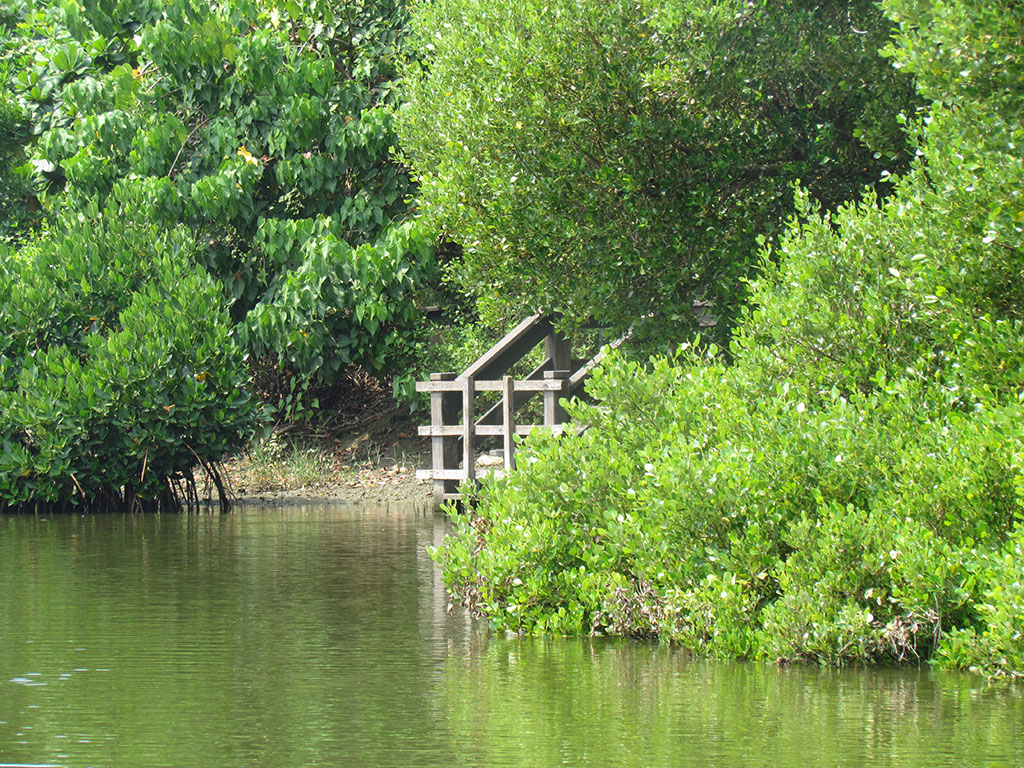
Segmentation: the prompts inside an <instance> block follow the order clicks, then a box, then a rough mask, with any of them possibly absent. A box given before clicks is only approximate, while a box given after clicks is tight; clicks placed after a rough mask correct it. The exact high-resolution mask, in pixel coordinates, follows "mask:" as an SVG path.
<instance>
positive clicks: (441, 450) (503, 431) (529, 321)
mask: <svg viewBox="0 0 1024 768" xmlns="http://www.w3.org/2000/svg"><path fill="white" fill-rule="evenodd" d="M541 342H543V343H544V361H543V362H542V363H541V364H540V365H538V366H537V367H536V368H534V369H533V371H531V372H530V373H529V374H527V375H526V376H525V377H524V378H521V379H516V378H513V377H512V376H510V375H507V372H508V371H510V370H511V369H512V367H513V366H514V365H515V364H516V363H518V362H519V361H520V360H522V359H523V357H524V356H526V355H527V354H528V353H529V352H530V351H532V350H533V348H534V347H536V346H537V345H538V344H540V343H541ZM599 360H600V355H599V356H598V357H595V358H594V359H592V360H590V361H588V362H587V363H586V364H583V365H578V364H577V365H574V362H573V359H572V350H571V348H570V345H569V342H568V340H567V339H566V338H565V337H564V336H563V335H562V334H561V333H559V332H558V331H556V330H555V326H554V318H552V317H550V316H542V315H533V316H532V317H528V318H526V319H525V320H523V322H521V323H520V324H519V325H518V326H516V327H515V328H514V329H513V330H512V331H511V332H510V333H509V334H508V335H507V336H505V338H503V339H502V340H501V341H499V342H498V343H497V344H495V345H494V346H493V347H491V349H489V350H488V351H487V352H486V353H485V354H484V355H483V356H481V357H480V359H479V360H477V361H476V362H475V363H473V364H472V365H471V366H469V368H467V369H466V370H465V371H463V372H462V373H461V374H458V375H456V374H454V373H434V374H431V376H430V381H421V382H418V383H417V384H416V389H417V391H419V392H429V393H430V426H429V427H420V428H419V433H420V434H421V435H427V436H429V437H430V439H431V464H432V467H431V469H424V470H420V471H418V472H417V473H416V476H417V477H419V478H421V479H432V480H433V481H434V502H435V504H437V505H440V504H441V503H443V502H444V501H448V500H454V499H458V498H459V492H458V487H459V484H460V483H461V482H463V481H467V480H468V481H470V482H472V481H474V480H476V478H477V467H476V464H477V446H478V438H488V437H492V438H493V437H501V438H502V455H503V462H502V463H503V465H504V467H503V470H504V471H509V470H512V469H515V462H516V460H515V450H516V444H515V440H514V437H515V436H516V435H527V434H529V433H530V432H531V431H532V430H534V429H537V428H544V429H550V430H553V431H555V432H557V433H560V432H561V431H562V429H563V428H564V425H565V422H566V414H565V411H564V409H563V408H562V407H561V406H560V405H559V400H560V399H561V398H563V397H569V396H571V395H573V394H575V393H577V392H578V391H579V390H580V387H581V386H582V384H583V381H584V380H585V379H586V377H587V376H588V375H589V373H590V371H591V369H592V368H593V367H594V366H595V365H596V364H597V363H598V362H599ZM478 392H500V393H501V399H500V400H499V401H498V402H497V403H495V404H494V405H492V406H491V407H490V408H489V409H488V410H487V411H485V412H484V413H483V414H482V415H480V416H477V414H476V395H477V393H478ZM538 393H540V394H541V396H542V398H543V400H544V421H543V424H541V425H537V424H517V423H516V413H517V412H518V411H519V410H520V409H521V408H522V407H523V406H524V405H526V403H527V402H529V401H530V400H531V399H532V398H533V397H534V396H536V395H537V394H538ZM498 471H500V470H498Z"/></svg>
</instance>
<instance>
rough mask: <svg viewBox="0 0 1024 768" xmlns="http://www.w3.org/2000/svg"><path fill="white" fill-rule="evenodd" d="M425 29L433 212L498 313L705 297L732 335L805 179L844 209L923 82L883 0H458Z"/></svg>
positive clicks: (894, 150)
mask: <svg viewBox="0 0 1024 768" xmlns="http://www.w3.org/2000/svg"><path fill="white" fill-rule="evenodd" d="M411 26H412V29H413V35H414V46H415V47H416V49H417V51H418V52H419V54H420V56H421V57H420V58H417V59H415V60H413V61H412V62H411V63H410V64H408V65H407V67H406V68H405V70H404V74H405V78H404V81H403V85H402V90H403V99H404V103H403V105H402V107H401V109H400V110H399V112H398V117H397V127H398V132H399V134H400V137H401V144H402V147H403V150H404V152H405V156H406V157H407V158H408V159H409V160H410V162H411V163H412V165H413V166H414V167H415V169H416V173H417V177H418V179H419V181H420V184H421V190H420V198H419V200H420V202H419V211H420V212H421V214H422V215H423V216H424V218H425V219H426V220H428V221H429V222H430V223H431V224H432V225H433V226H435V227H437V228H439V229H441V230H443V231H444V232H445V233H446V234H447V235H448V236H449V237H451V238H453V239H455V240H456V241H458V242H459V243H460V244H461V245H462V246H463V248H464V257H463V258H462V259H461V260H459V261H457V262H456V263H455V265H454V266H453V268H452V275H453V277H454V278H455V279H456V280H457V281H458V283H459V285H460V286H461V287H462V289H463V290H464V291H466V292H467V293H469V294H470V295H472V296H474V297H476V298H477V299H478V301H479V304H480V307H481V308H482V309H483V310H484V317H485V318H488V319H490V320H492V321H503V320H504V319H506V318H508V317H510V316H514V315H518V314H521V312H522V307H523V306H524V305H525V306H527V307H537V308H542V309H546V310H558V311H561V312H563V313H564V314H565V315H566V316H567V317H568V318H569V319H570V320H574V321H577V322H579V321H582V320H585V319H587V318H588V317H591V316H592V317H593V318H595V319H596V320H597V321H598V322H600V323H601V324H603V325H608V326H612V327H617V328H620V329H621V328H626V327H630V326H635V327H636V331H637V333H638V335H641V336H642V335H643V334H644V332H647V333H648V335H650V336H653V337H654V338H664V337H668V338H676V339H678V338H682V337H684V336H685V335H686V334H687V332H688V331H692V329H693V328H694V326H695V325H696V319H695V316H694V312H693V305H694V302H695V301H698V300H703V301H710V302H711V304H712V307H713V310H712V311H713V314H715V315H716V316H718V318H719V319H720V320H721V322H720V326H719V331H721V332H724V331H726V330H727V329H728V328H729V327H730V324H731V319H732V318H733V316H734V314H735V311H736V309H737V307H738V306H739V304H740V302H741V299H742V295H743V285H742V280H743V278H744V277H746V276H748V275H749V274H750V272H751V267H752V265H753V262H754V259H753V258H752V256H751V254H753V253H754V252H755V250H756V246H755V237H756V236H757V235H759V234H761V235H769V236H772V235H774V234H775V233H777V232H778V231H780V227H781V225H782V221H783V219H784V218H785V216H786V215H787V214H788V213H789V212H790V211H791V210H792V193H791V185H792V182H793V181H794V180H795V179H798V178H799V179H802V180H803V181H804V183H805V185H807V187H808V188H809V189H810V191H811V192H812V194H813V195H815V196H816V197H818V198H819V199H821V200H822V201H823V202H824V204H825V205H826V206H829V207H831V206H834V205H836V204H838V203H839V202H841V201H842V200H844V199H847V198H848V197H850V196H852V195H854V194H856V193H858V192H859V190H860V189H861V188H862V187H863V185H865V184H875V183H876V182H878V181H879V175H880V173H881V171H882V170H885V169H888V170H890V171H895V170H897V169H899V168H901V167H903V163H904V162H905V161H906V156H907V152H906V149H905V140H904V137H903V135H902V134H901V133H900V131H899V129H898V126H897V124H896V122H895V115H896V113H897V112H898V111H899V110H900V109H901V108H902V109H907V108H909V105H910V104H911V101H912V91H911V88H910V85H909V79H908V78H906V77H903V76H901V75H900V74H899V73H897V72H896V71H895V70H893V68H892V67H890V66H889V63H888V62H887V61H885V60H883V59H882V58H880V57H879V56H878V50H879V49H880V48H881V47H882V46H883V45H884V43H885V41H886V40H887V38H888V35H889V34H890V31H891V26H892V25H891V22H890V21H888V20H887V19H885V18H884V17H883V16H882V14H881V12H880V11H879V10H878V9H877V8H876V7H875V4H874V3H872V2H867V1H864V2H861V1H860V0H858V1H857V2H853V3H823V4H814V5H809V4H807V3H803V2H781V3H780V2H745V1H744V2H738V0H718V2H714V3H704V2H692V1H691V0H673V1H672V2H670V3H668V4H664V3H645V2H637V0H612V1H611V2H595V1H594V0H555V1H554V2H548V1H547V0H544V1H543V2H542V1H541V0H501V1H500V2H492V1H491V0H487V1H486V2H485V1H484V0H450V1H449V2H443V3H435V2H419V3H416V4H415V5H414V6H413V9H412V19H411ZM866 142H867V143H870V144H871V145H872V146H873V149H869V148H868V146H867V143H866Z"/></svg>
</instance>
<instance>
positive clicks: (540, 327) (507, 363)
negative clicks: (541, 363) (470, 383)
mask: <svg viewBox="0 0 1024 768" xmlns="http://www.w3.org/2000/svg"><path fill="white" fill-rule="evenodd" d="M553 330H554V328H553V326H552V324H551V319H550V318H549V317H546V316H543V315H531V316H530V317H528V318H526V319H525V320H523V321H522V322H521V323H520V324H519V325H517V326H516V327H515V328H513V329H512V330H511V331H509V332H508V333H507V334H506V335H505V338H503V339H502V340H501V341H499V342H498V343H497V344H495V345H494V346H493V347H491V348H490V349H489V350H487V351H486V352H484V354H483V355H481V356H480V358H479V359H478V360H477V361H476V362H475V363H473V364H472V365H471V366H469V367H468V368H467V369H466V370H465V371H463V372H462V373H461V374H460V375H459V378H460V379H464V378H466V377H469V376H472V377H474V378H477V379H493V378H495V377H497V376H504V375H505V373H506V372H507V371H508V369H509V368H511V367H512V366H513V365H515V364H516V363H518V362H519V360H520V359H521V358H522V357H523V356H524V355H525V354H526V353H527V352H529V351H530V350H531V349H533V348H534V347H535V346H537V345H538V344H540V342H541V341H543V340H544V338H545V337H546V336H547V335H548V334H550V333H551V332H552V331H553Z"/></svg>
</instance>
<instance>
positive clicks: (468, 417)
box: [462, 376, 476, 482]
mask: <svg viewBox="0 0 1024 768" xmlns="http://www.w3.org/2000/svg"><path fill="white" fill-rule="evenodd" d="M475 398H476V378H475V377H473V376H467V377H466V378H465V379H463V386H462V420H463V431H462V469H463V471H464V472H465V473H466V479H467V480H468V481H470V482H473V481H474V480H476V446H475V445H474V442H475V438H476V413H475V412H474V409H473V400H474V399H475Z"/></svg>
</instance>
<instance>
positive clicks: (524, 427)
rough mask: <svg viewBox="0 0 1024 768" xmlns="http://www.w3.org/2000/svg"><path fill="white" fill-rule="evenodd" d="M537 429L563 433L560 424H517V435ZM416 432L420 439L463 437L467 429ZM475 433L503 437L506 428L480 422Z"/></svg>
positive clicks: (422, 428)
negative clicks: (551, 425)
mask: <svg viewBox="0 0 1024 768" xmlns="http://www.w3.org/2000/svg"><path fill="white" fill-rule="evenodd" d="M535 429H553V430H554V432H555V434H557V435H560V434H562V432H563V429H562V425H560V424H556V425H555V426H553V427H549V426H545V425H544V424H516V434H517V435H528V434H530V433H531V432H532V431H533V430H535ZM416 431H417V433H418V434H419V435H420V437H462V436H463V435H464V434H465V433H466V428H465V426H463V425H462V424H456V425H446V426H442V427H417V430H416ZM474 432H475V433H476V435H477V437H501V436H502V435H504V434H505V426H504V425H503V424H484V425H481V424H480V422H479V421H478V422H477V426H476V429H475V430H474Z"/></svg>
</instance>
